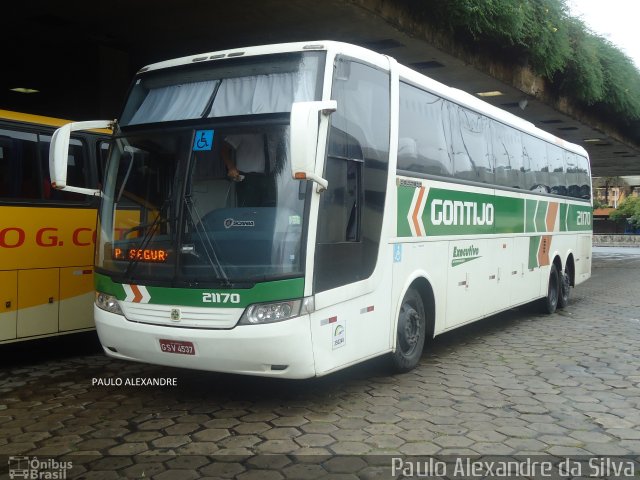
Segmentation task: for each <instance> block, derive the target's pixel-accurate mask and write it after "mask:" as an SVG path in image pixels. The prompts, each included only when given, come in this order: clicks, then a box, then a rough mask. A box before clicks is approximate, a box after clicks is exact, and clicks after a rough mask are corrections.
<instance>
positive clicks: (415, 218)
mask: <svg viewBox="0 0 640 480" xmlns="http://www.w3.org/2000/svg"><path fill="white" fill-rule="evenodd" d="M423 196H424V187H420V193H419V194H418V199H417V200H416V206H415V207H414V209H413V215H412V216H411V218H412V219H413V226H414V228H415V229H416V234H417V235H418V236H419V237H421V236H422V235H423V233H422V230H420V222H419V221H418V212H420V205H421V204H422V197H423Z"/></svg>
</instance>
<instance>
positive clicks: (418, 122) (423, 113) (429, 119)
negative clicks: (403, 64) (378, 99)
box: [398, 83, 453, 176]
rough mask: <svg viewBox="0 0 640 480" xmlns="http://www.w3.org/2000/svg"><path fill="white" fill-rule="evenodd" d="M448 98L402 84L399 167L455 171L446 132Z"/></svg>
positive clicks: (438, 173) (426, 171) (415, 169)
mask: <svg viewBox="0 0 640 480" xmlns="http://www.w3.org/2000/svg"><path fill="white" fill-rule="evenodd" d="M448 127H449V119H448V109H447V104H446V102H445V101H444V100H443V99H442V98H440V97H436V96H435V95H432V94H430V93H428V92H425V91H423V90H420V89H418V88H415V87H412V86H410V85H407V84H405V83H401V84H400V127H399V128H400V130H399V134H398V135H399V139H398V168H399V169H401V170H409V171H412V172H418V173H429V174H432V175H446V176H449V175H451V174H452V172H453V168H452V165H451V158H450V155H449V153H450V152H449V148H448V142H447V136H448V135H446V134H445V131H446V130H448Z"/></svg>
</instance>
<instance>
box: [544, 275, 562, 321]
mask: <svg viewBox="0 0 640 480" xmlns="http://www.w3.org/2000/svg"><path fill="white" fill-rule="evenodd" d="M561 288H562V287H561V284H560V274H559V273H558V267H556V266H555V265H554V264H553V263H552V264H551V270H550V271H549V287H548V288H547V296H546V297H545V298H541V299H540V307H541V309H542V312H543V313H548V314H552V313H554V312H555V311H556V308H558V300H559V298H560V289H561Z"/></svg>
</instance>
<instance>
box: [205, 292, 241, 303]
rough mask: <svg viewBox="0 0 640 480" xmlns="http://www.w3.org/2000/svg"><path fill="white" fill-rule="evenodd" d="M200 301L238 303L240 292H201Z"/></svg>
mask: <svg viewBox="0 0 640 480" xmlns="http://www.w3.org/2000/svg"><path fill="white" fill-rule="evenodd" d="M202 303H240V294H239V293H216V292H203V293H202Z"/></svg>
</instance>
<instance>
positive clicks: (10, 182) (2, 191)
mask: <svg viewBox="0 0 640 480" xmlns="http://www.w3.org/2000/svg"><path fill="white" fill-rule="evenodd" d="M0 139H2V142H1V144H2V158H1V159H0V161H1V162H2V166H1V167H0V169H1V171H2V178H3V179H4V180H3V181H2V182H1V183H0V199H6V200H10V201H11V200H21V199H25V200H27V199H40V198H42V182H41V175H40V168H39V164H38V147H37V145H38V143H37V136H36V135H35V134H33V133H26V132H20V131H13V130H0Z"/></svg>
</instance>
